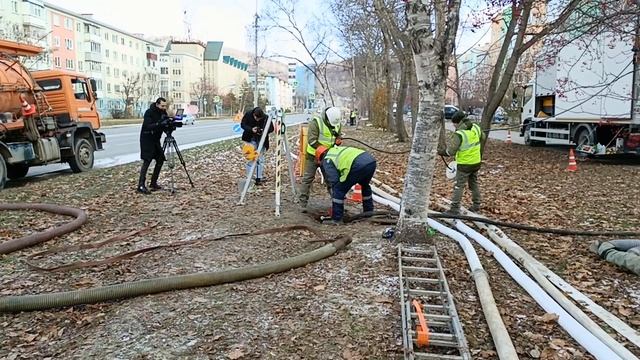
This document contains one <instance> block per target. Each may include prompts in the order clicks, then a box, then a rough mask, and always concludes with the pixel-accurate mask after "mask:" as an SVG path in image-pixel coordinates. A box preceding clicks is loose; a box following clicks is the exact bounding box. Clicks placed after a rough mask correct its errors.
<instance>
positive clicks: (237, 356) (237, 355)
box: [227, 349, 244, 360]
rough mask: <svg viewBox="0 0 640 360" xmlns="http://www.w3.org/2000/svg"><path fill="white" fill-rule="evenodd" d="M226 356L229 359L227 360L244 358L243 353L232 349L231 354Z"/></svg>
mask: <svg viewBox="0 0 640 360" xmlns="http://www.w3.org/2000/svg"><path fill="white" fill-rule="evenodd" d="M227 356H228V357H229V359H231V360H236V359H240V358H241V357H243V356H244V353H243V352H242V350H240V349H234V350H232V351H231V352H229V353H228V354H227Z"/></svg>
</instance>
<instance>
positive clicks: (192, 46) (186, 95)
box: [160, 40, 208, 109]
mask: <svg viewBox="0 0 640 360" xmlns="http://www.w3.org/2000/svg"><path fill="white" fill-rule="evenodd" d="M205 49H206V47H205V45H204V44H203V43H201V42H199V41H176V40H172V41H170V42H169V44H168V45H167V48H166V49H165V51H164V53H163V54H161V58H162V59H163V60H162V61H161V67H160V75H161V77H160V79H161V81H162V80H168V85H169V86H168V87H167V89H168V92H169V96H168V98H167V99H168V100H169V101H170V102H171V103H172V104H173V106H174V107H175V108H176V109H187V107H188V106H189V105H197V106H198V107H199V108H202V106H204V104H199V102H200V101H201V100H202V99H203V96H204V94H205V93H206V92H207V90H206V87H207V86H208V85H206V84H207V81H206V79H205V78H204V51H205ZM167 55H168V56H167ZM165 73H166V74H165ZM167 75H168V76H167Z"/></svg>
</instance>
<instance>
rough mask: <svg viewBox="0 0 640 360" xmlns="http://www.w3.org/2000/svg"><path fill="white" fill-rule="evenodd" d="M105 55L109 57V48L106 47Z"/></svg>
mask: <svg viewBox="0 0 640 360" xmlns="http://www.w3.org/2000/svg"><path fill="white" fill-rule="evenodd" d="M104 57H106V58H108V57H109V49H104Z"/></svg>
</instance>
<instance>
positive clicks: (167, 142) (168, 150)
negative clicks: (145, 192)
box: [162, 131, 195, 194]
mask: <svg viewBox="0 0 640 360" xmlns="http://www.w3.org/2000/svg"><path fill="white" fill-rule="evenodd" d="M162 153H163V154H165V158H166V160H167V163H168V166H169V174H170V175H169V178H170V179H171V188H170V191H171V193H172V194H174V193H175V192H176V182H175V178H174V176H173V168H174V167H175V161H176V160H175V157H176V156H177V157H178V160H179V161H180V164H182V168H183V169H184V172H185V173H186V174H187V178H188V179H189V184H191V187H192V188H193V187H195V186H194V185H193V181H191V175H189V170H187V164H186V163H185V162H184V158H183V157H182V153H181V152H180V148H178V143H177V142H176V139H175V138H174V137H173V135H171V132H167V131H165V137H164V143H163V144H162Z"/></svg>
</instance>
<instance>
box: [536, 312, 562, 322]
mask: <svg viewBox="0 0 640 360" xmlns="http://www.w3.org/2000/svg"><path fill="white" fill-rule="evenodd" d="M558 318H559V316H558V314H554V313H546V314H544V315H542V316H540V317H539V318H538V320H540V321H542V322H545V323H551V322H557V321H558Z"/></svg>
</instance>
